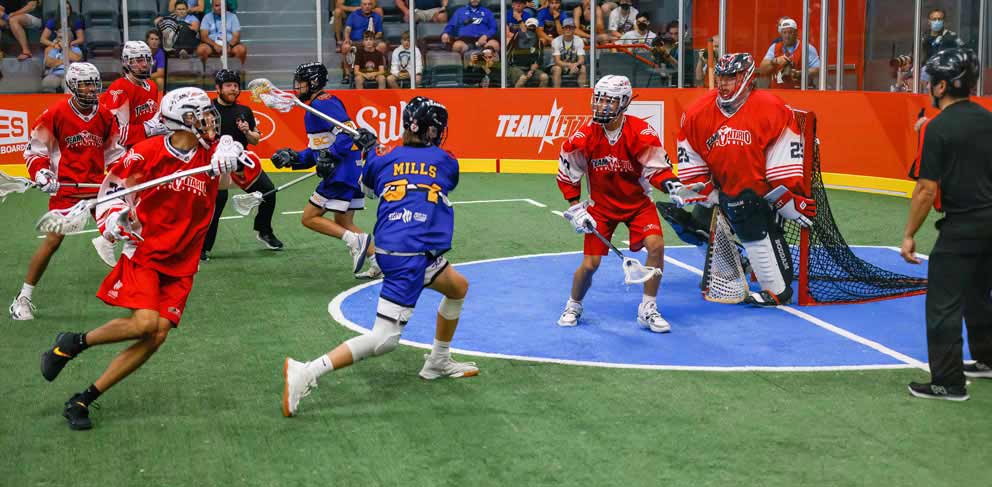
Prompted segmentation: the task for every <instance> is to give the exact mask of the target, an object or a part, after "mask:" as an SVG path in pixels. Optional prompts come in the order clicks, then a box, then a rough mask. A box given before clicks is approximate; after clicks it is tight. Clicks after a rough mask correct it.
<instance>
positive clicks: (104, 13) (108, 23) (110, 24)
mask: <svg viewBox="0 0 992 487" xmlns="http://www.w3.org/2000/svg"><path fill="white" fill-rule="evenodd" d="M83 18H84V19H85V22H86V33H87V35H89V31H90V29H92V28H94V27H107V28H112V29H120V27H121V16H120V14H118V13H117V12H114V11H111V10H97V11H87V12H86V14H85V15H84V16H83Z"/></svg>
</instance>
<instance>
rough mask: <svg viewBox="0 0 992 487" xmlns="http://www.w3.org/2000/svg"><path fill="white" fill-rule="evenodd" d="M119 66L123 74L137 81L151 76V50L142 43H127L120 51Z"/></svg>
mask: <svg viewBox="0 0 992 487" xmlns="http://www.w3.org/2000/svg"><path fill="white" fill-rule="evenodd" d="M121 65H122V66H123V67H124V72H125V73H127V74H130V75H131V76H134V77H135V78H137V79H148V77H149V76H151V67H152V50H151V49H150V48H149V47H148V44H145V43H144V41H127V42H125V43H124V48H123V49H122V50H121Z"/></svg>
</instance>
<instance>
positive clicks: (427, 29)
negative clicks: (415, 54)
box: [417, 22, 447, 52]
mask: <svg viewBox="0 0 992 487" xmlns="http://www.w3.org/2000/svg"><path fill="white" fill-rule="evenodd" d="M444 26H445V24H435V23H431V22H428V23H418V24H417V44H418V45H419V46H420V50H421V51H424V52H427V51H429V50H432V49H447V47H446V46H445V45H444V44H443V43H441V33H442V32H444Z"/></svg>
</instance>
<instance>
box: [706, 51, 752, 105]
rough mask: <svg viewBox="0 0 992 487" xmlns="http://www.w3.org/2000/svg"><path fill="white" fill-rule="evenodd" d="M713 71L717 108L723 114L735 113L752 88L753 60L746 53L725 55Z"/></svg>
mask: <svg viewBox="0 0 992 487" xmlns="http://www.w3.org/2000/svg"><path fill="white" fill-rule="evenodd" d="M714 71H715V74H716V91H717V97H716V104H717V106H719V107H720V109H721V110H723V111H724V112H725V113H728V114H731V115H732V114H734V113H737V110H740V108H741V106H743V105H744V102H745V101H747V98H748V96H750V94H751V90H752V89H753V88H754V87H753V83H754V74H755V71H754V58H752V57H751V55H750V54H747V53H736V54H725V55H723V56H721V57H720V60H719V61H717V64H716V66H715V69H714Z"/></svg>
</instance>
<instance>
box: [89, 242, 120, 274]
mask: <svg viewBox="0 0 992 487" xmlns="http://www.w3.org/2000/svg"><path fill="white" fill-rule="evenodd" d="M91 242H93V248H95V249H96V255H99V256H100V260H102V261H103V263H104V264H107V265H108V266H110V267H113V266H115V265H117V254H116V252H115V251H116V250H117V249H116V248H115V247H114V243H113V242H111V241H110V240H107V239H105V238H103V236H102V235H98V236H97V237H96V238H94V239H93V240H91Z"/></svg>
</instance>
